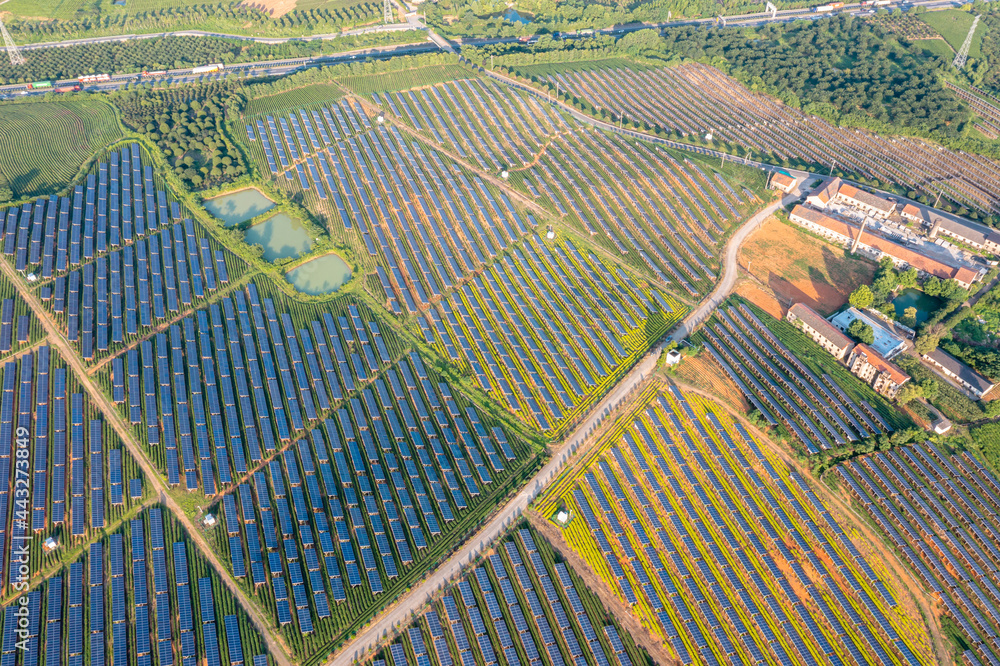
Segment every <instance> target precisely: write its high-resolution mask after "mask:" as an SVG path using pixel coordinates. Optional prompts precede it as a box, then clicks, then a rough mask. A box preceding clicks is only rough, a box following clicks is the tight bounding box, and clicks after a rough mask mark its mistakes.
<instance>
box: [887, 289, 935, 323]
mask: <svg viewBox="0 0 1000 666" xmlns="http://www.w3.org/2000/svg"><path fill="white" fill-rule="evenodd" d="M892 307H893V308H895V310H896V316H897V317H902V316H903V313H904V312H905V311H906V308H911V307H912V308H916V309H917V323H918V324H922V323H923V322H925V321H927V320H928V319H930V316H931V314H932V313H933V312H934V311H935V310H937V309H938V308H940V307H941V299H940V298H934V297H933V296H928V295H927V294H925V293H924V292H922V291H920V290H919V289H914V288H912V287H910V288H909V289H904V290H903V291H901V292H899V293H898V294H897V295H896V297H895V298H894V299H892Z"/></svg>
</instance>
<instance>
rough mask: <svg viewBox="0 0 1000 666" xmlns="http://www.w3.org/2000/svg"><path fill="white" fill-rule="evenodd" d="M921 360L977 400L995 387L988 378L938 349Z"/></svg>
mask: <svg viewBox="0 0 1000 666" xmlns="http://www.w3.org/2000/svg"><path fill="white" fill-rule="evenodd" d="M922 358H923V359H924V360H925V361H927V362H928V363H929V364H931V366H933V367H934V369H935V370H937V371H938V372H940V373H941V374H943V375H944V376H945V377H948V378H949V379H953V380H955V381H956V382H957V383H958V384H961V385H962V387H963V388H964V389H966V390H967V391H968V392H969V393H971V394H972V395H974V396H976V397H977V398H982V397H983V396H984V395H986V394H987V393H989V392H990V391H991V390H992V389H993V387H994V386H996V384H994V383H993V382H992V381H990V380H989V379H988V378H986V377H984V376H983V375H981V374H979V373H978V372H976V371H975V370H973V369H972V368H970V367H969V366H967V365H966V364H965V363H962V362H961V361H959V360H958V359H957V358H955V357H954V356H952V355H951V354H949V353H947V352H945V351H942V350H940V349H935V350H934V351H932V352H931V353H929V354H924V355H923V357H922Z"/></svg>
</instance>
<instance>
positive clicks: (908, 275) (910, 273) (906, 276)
mask: <svg viewBox="0 0 1000 666" xmlns="http://www.w3.org/2000/svg"><path fill="white" fill-rule="evenodd" d="M899 286H900V287H916V286H917V269H916V268H913V267H910V268H909V269H907V270H905V271H903V272H901V273H900V274H899Z"/></svg>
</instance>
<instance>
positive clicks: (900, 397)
mask: <svg viewBox="0 0 1000 666" xmlns="http://www.w3.org/2000/svg"><path fill="white" fill-rule="evenodd" d="M922 397H924V389H923V388H922V387H921V386H920V384H916V383H914V382H908V383H906V384H903V385H902V386H901V387H900V389H899V392H898V393H896V400H897V402H899V404H901V405H905V404H906V403H908V402H910V401H911V400H915V399H917V398H922Z"/></svg>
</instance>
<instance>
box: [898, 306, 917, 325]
mask: <svg viewBox="0 0 1000 666" xmlns="http://www.w3.org/2000/svg"><path fill="white" fill-rule="evenodd" d="M902 322H903V324H905V325H906V326H909V327H910V328H913V327H914V326H916V325H917V309H916V308H915V307H913V306H912V305H911V306H910V307H908V308H906V309H905V310H903V319H902Z"/></svg>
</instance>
